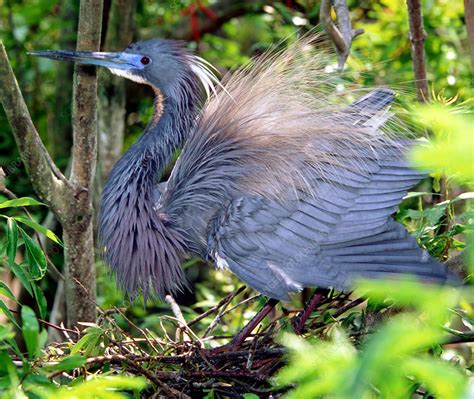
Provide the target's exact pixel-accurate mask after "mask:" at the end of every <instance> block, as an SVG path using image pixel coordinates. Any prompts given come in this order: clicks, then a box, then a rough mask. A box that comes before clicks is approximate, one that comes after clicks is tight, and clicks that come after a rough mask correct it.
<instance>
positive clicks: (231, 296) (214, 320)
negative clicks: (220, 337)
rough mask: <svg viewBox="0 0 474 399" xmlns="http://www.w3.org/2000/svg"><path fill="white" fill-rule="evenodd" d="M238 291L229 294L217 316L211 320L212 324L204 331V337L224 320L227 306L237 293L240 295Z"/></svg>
mask: <svg viewBox="0 0 474 399" xmlns="http://www.w3.org/2000/svg"><path fill="white" fill-rule="evenodd" d="M238 293H239V292H238V291H236V292H235V293H233V294H232V295H230V296H228V298H227V300H226V301H225V302H224V303H223V304H222V306H221V308H220V310H219V312H218V313H217V315H216V317H214V319H213V320H212V321H211V324H209V326H208V327H207V328H206V331H204V334H203V336H202V337H203V338H206V337H207V336H208V335H209V334H210V333H211V331H212V330H213V329H214V328H215V327H216V325H217V323H219V321H221V320H222V316H223V315H224V312H225V310H226V309H227V306H229V304H230V303H231V302H232V300H233V299H234V298H235V296H236V295H238Z"/></svg>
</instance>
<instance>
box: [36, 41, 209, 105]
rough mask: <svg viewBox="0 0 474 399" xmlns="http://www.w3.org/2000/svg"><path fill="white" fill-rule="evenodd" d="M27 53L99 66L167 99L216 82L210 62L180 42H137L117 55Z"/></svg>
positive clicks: (206, 87)
mask: <svg viewBox="0 0 474 399" xmlns="http://www.w3.org/2000/svg"><path fill="white" fill-rule="evenodd" d="M30 54H32V55H36V56H40V57H46V58H51V59H55V60H63V61H72V62H75V63H77V64H83V65H96V66H102V67H105V68H108V69H109V70H110V71H111V72H112V73H113V74H115V75H119V76H122V77H124V78H127V79H130V80H132V81H134V82H137V83H142V84H148V85H150V86H152V87H153V88H154V89H159V90H160V91H161V92H162V93H163V94H164V95H165V96H166V97H168V98H178V99H179V97H181V96H183V94H185V93H186V90H188V91H189V90H197V87H198V85H197V82H200V83H201V85H202V86H203V88H204V89H205V91H206V92H207V93H209V91H210V90H212V89H213V87H214V83H216V82H217V78H216V77H215V74H214V72H213V67H212V66H211V65H210V64H209V63H207V62H206V61H205V60H203V59H202V58H200V57H198V56H196V55H194V54H192V53H191V52H189V51H188V50H187V49H186V48H185V47H184V45H183V44H182V43H181V42H178V41H173V40H163V39H151V40H145V41H140V42H137V43H133V44H131V45H130V46H128V48H127V49H126V50H125V51H122V52H117V53H108V52H82V51H67V50H45V51H33V52H31V53H30ZM183 88H184V89H185V91H183Z"/></svg>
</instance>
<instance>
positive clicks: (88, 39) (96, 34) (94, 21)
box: [71, 0, 103, 197]
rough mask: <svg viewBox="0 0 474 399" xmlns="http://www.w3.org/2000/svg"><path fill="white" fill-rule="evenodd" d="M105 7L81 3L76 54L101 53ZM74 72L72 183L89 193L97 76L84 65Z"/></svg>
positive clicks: (86, 1) (88, 1) (94, 151)
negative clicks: (103, 11)
mask: <svg viewBox="0 0 474 399" xmlns="http://www.w3.org/2000/svg"><path fill="white" fill-rule="evenodd" d="M102 6H103V5H102V1H94V0H82V1H81V5H80V11H79V27H78V34H77V47H76V49H77V51H99V50H100V35H101V29H102ZM74 72H75V73H74V90H73V108H72V109H73V111H72V113H73V122H72V127H73V141H74V146H73V158H72V170H71V182H72V183H75V184H77V185H78V186H79V187H80V189H81V190H85V191H87V192H90V191H91V189H92V181H93V178H94V175H95V166H96V158H97V72H96V68H95V67H91V66H81V65H76V66H75V69H74ZM86 197H89V196H88V195H87V196H86Z"/></svg>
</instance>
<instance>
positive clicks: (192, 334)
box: [43, 287, 364, 398]
mask: <svg viewBox="0 0 474 399" xmlns="http://www.w3.org/2000/svg"><path fill="white" fill-rule="evenodd" d="M244 291H245V287H241V288H240V289H239V290H237V291H235V292H234V293H232V294H229V295H228V296H226V297H225V298H223V299H222V300H221V301H220V302H219V303H218V304H216V305H215V306H213V307H211V308H210V309H208V310H206V311H205V312H203V313H202V314H200V315H199V316H198V317H196V318H195V319H193V320H191V321H186V320H185V318H184V317H183V314H182V312H181V309H180V307H179V306H178V305H177V303H176V302H175V300H174V299H173V298H172V297H171V296H167V297H166V300H167V302H168V303H169V304H170V306H171V309H172V312H173V316H161V317H160V325H161V326H162V332H161V333H160V334H159V336H158V335H157V334H154V333H152V332H151V331H150V330H148V329H143V328H140V327H138V326H137V325H135V324H134V323H133V322H132V321H131V320H130V318H129V317H127V314H126V309H120V308H114V309H109V310H99V312H100V316H99V319H98V321H97V323H94V324H91V323H83V327H85V328H84V329H83V330H78V329H76V330H71V329H67V328H64V326H52V325H49V326H50V327H53V328H55V329H57V330H59V331H60V332H61V333H62V334H63V335H64V336H65V338H66V340H65V341H64V342H61V343H56V344H52V345H50V346H48V348H47V353H46V355H45V358H44V359H43V361H44V363H45V364H48V363H49V364H52V363H55V362H58V361H60V360H61V359H62V358H64V356H65V355H68V354H71V353H77V354H82V355H83V356H85V357H86V361H85V363H84V364H83V365H81V366H80V367H77V368H75V369H73V370H71V371H54V372H52V373H50V374H49V375H48V378H49V379H50V380H51V381H55V382H57V383H65V382H67V381H72V380H74V379H76V378H78V377H79V376H80V375H84V376H86V377H87V376H89V377H90V376H92V375H100V374H104V373H108V374H118V375H124V374H125V375H139V376H143V377H145V378H146V379H147V380H148V381H149V383H150V384H149V387H148V388H147V389H146V391H143V392H142V397H171V398H173V397H175V398H199V397H205V396H206V395H208V394H209V392H213V393H214V394H217V395H218V396H219V397H231V398H232V397H242V395H243V394H245V393H253V394H255V395H257V396H259V397H262V396H263V397H278V396H279V395H281V394H282V393H283V392H285V391H286V390H288V389H289V388H291V387H281V386H276V385H275V384H273V383H272V377H273V376H274V375H275V374H276V373H277V372H278V370H279V369H280V368H281V367H283V366H284V365H285V363H286V353H287V352H286V349H285V348H284V347H283V346H282V345H281V344H279V343H278V339H277V336H278V332H280V331H282V330H285V329H286V330H294V331H296V332H297V333H299V334H307V335H311V336H317V337H323V338H324V336H325V335H326V332H327V330H328V328H331V326H332V325H335V323H337V322H339V321H340V317H342V316H343V315H345V314H347V313H348V311H349V310H351V309H353V308H355V307H356V306H358V305H360V304H361V303H362V302H363V301H364V300H363V299H362V298H357V299H351V296H350V294H342V293H339V294H338V293H335V292H333V291H329V290H316V293H315V294H314V296H313V297H312V299H311V300H310V301H309V305H314V306H313V307H314V309H303V310H301V309H293V310H290V309H285V308H282V309H281V310H278V311H277V310H275V309H272V305H273V304H272V303H271V301H272V300H270V301H269V302H267V304H266V305H265V306H264V307H263V308H262V310H261V311H260V312H258V313H257V314H256V315H255V316H254V318H253V319H252V320H251V321H250V322H249V323H248V325H251V326H250V330H252V331H253V333H250V332H251V331H250V330H249V331H246V329H245V328H244V330H241V331H240V332H239V333H238V334H234V335H226V336H222V335H212V334H213V332H214V331H215V330H216V329H217V328H216V327H218V326H219V325H220V323H221V322H222V320H223V317H224V316H225V315H226V314H229V313H230V312H235V311H237V310H238V309H239V308H240V309H242V308H245V307H246V306H248V305H249V303H251V302H253V301H257V300H259V298H260V299H261V297H260V296H259V295H255V296H250V297H248V296H247V297H245V298H244V299H242V297H241V294H242V293H243V292H244ZM239 298H240V299H239ZM275 303H276V301H275ZM269 309H270V310H271V311H269ZM262 312H265V313H264V314H262ZM305 312H309V314H306V313H305ZM358 313H359V314H360V312H358ZM117 316H118V317H117ZM265 316H267V318H266V319H267V320H268V322H267V323H265V324H262V323H260V321H261V319H263V318H264V317H265ZM305 316H308V317H307V319H306V320H303V319H304V318H305ZM118 318H120V319H121V321H122V322H123V321H125V323H126V324H127V326H126V328H124V327H123V323H121V324H122V326H120V325H119V324H120V323H118V322H117V319H118ZM209 318H210V320H211V322H210V323H208V324H207V326H206V327H205V328H202V327H203V325H202V321H203V320H205V319H206V320H209ZM252 323H254V325H255V326H257V325H258V327H257V328H255V329H254V328H253V327H254V325H252ZM356 324H357V323H356ZM359 324H360V323H359ZM248 325H247V326H248ZM361 327H363V326H360V325H358V326H357V327H354V331H353V336H354V337H357V336H360V335H361V332H362V330H363V329H364V328H361ZM247 330H248V327H247ZM356 330H357V331H356ZM130 331H132V332H133V334H132V333H131V332H130Z"/></svg>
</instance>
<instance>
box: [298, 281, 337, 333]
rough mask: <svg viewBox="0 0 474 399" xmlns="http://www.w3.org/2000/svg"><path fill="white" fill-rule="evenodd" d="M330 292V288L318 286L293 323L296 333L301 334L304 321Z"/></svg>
mask: <svg viewBox="0 0 474 399" xmlns="http://www.w3.org/2000/svg"><path fill="white" fill-rule="evenodd" d="M328 292H329V290H326V289H321V288H318V289H317V290H316V291H315V293H314V294H313V296H312V297H311V299H310V300H309V302H308V303H307V304H306V306H305V308H304V309H303V310H302V311H301V312H300V313H298V314H297V315H296V316H295V318H294V319H293V320H292V323H291V324H293V329H294V330H295V333H296V334H301V333H302V332H303V329H304V323H305V322H306V320H308V317H309V316H311V313H313V312H314V311H315V310H316V309H317V308H318V307H319V305H321V303H322V302H323V301H324V300H325V299H326V297H327V295H328Z"/></svg>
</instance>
